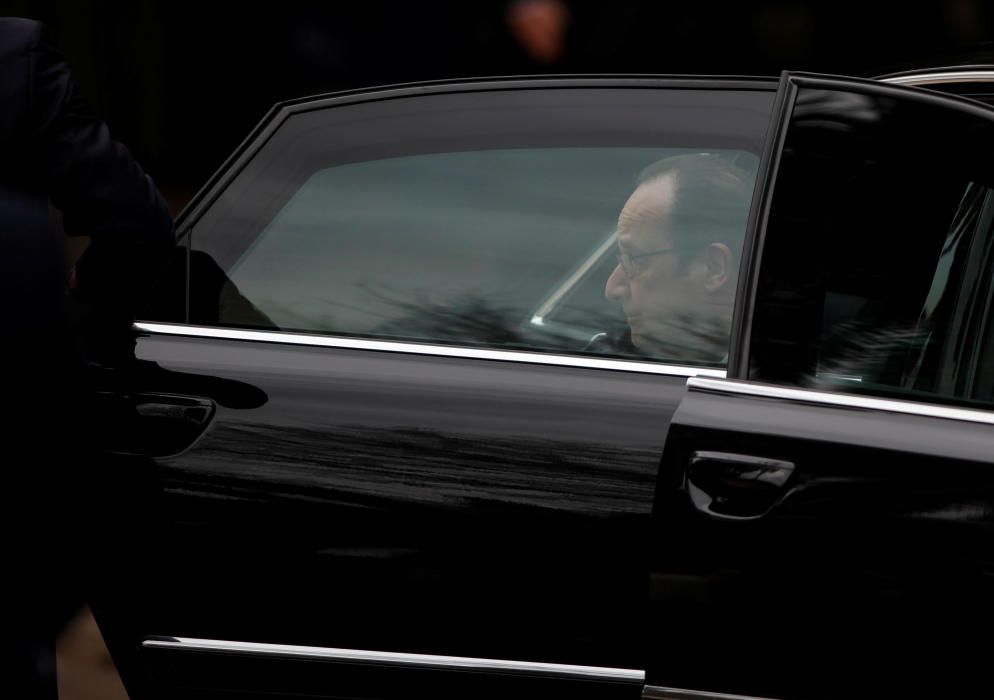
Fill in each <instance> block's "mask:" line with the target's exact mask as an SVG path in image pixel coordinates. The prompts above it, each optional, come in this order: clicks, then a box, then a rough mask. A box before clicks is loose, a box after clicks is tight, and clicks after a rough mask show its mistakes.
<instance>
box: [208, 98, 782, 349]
mask: <svg viewBox="0 0 994 700" xmlns="http://www.w3.org/2000/svg"><path fill="white" fill-rule="evenodd" d="M759 114H762V112H758V113H757V115H756V116H755V117H754V124H753V125H752V126H751V127H750V129H752V132H753V133H752V134H751V138H752V140H751V141H750V139H748V138H743V137H742V136H734V135H733V136H729V135H728V134H725V135H715V136H711V137H709V136H707V135H702V134H691V135H688V136H684V137H681V138H680V139H678V141H679V144H673V145H668V146H666V145H651V144H650V145H630V144H625V143H624V142H625V141H626V140H627V139H628V138H630V134H629V135H626V136H616V137H612V138H610V139H604V138H603V137H601V136H599V137H597V138H593V137H591V136H590V131H589V130H590V129H591V128H596V126H597V125H596V124H595V125H594V127H591V125H590V124H589V123H588V124H585V126H584V129H585V131H586V133H585V134H584V135H582V137H577V138H574V139H571V141H579V142H580V145H574V144H568V143H561V142H557V138H552V137H549V138H538V137H535V136H531V137H529V138H528V139H526V140H527V141H528V142H529V145H521V144H518V143H514V142H513V141H514V140H516V138H515V139H510V141H511V142H509V143H507V144H506V145H505V147H500V148H497V147H487V148H469V147H467V144H465V143H460V144H458V145H459V147H458V148H456V149H454V150H442V149H440V148H439V145H438V144H431V148H427V147H422V148H416V149H408V148H404V147H396V149H395V150H399V151H401V153H398V154H395V155H388V154H387V153H384V152H382V151H379V152H377V153H376V155H377V156H379V157H376V158H370V159H354V158H348V159H347V162H336V161H337V160H338V156H339V155H340V154H339V153H338V152H337V150H335V151H333V152H332V153H331V154H330V155H329V156H327V157H315V156H314V154H313V152H308V149H310V148H311V146H312V142H313V139H314V138H315V133H323V132H322V131H321V130H320V129H318V128H317V127H315V128H314V129H311V128H308V129H300V130H299V133H298V134H297V135H296V136H295V137H294V138H293V139H288V140H287V142H286V144H285V147H284V148H283V149H281V150H280V151H279V154H278V155H271V154H267V153H266V152H265V151H264V152H263V153H262V154H261V155H260V157H259V159H258V160H259V163H260V165H259V167H257V168H255V169H254V170H250V171H249V172H247V173H246V174H245V175H244V176H243V177H241V178H240V181H236V183H235V184H234V185H233V187H232V191H233V192H239V193H243V194H241V197H239V198H233V197H222V199H221V201H220V202H219V204H218V205H217V210H218V211H220V212H222V213H221V214H220V215H208V216H207V217H206V220H207V224H206V225H203V226H199V227H198V228H197V229H196V231H195V234H194V251H193V253H192V254H191V276H192V278H193V290H192V296H191V320H192V321H193V322H195V323H198V322H199V323H202V324H205V325H221V326H233V327H241V328H261V329H273V330H281V331H295V332H307V333H321V334H327V335H336V336H348V337H359V338H377V339H390V340H402V341H418V342H430V343H440V344H454V345H467V346H478V347H488V348H500V349H519V350H527V351H538V352H558V353H576V354H588V355H589V354H595V355H604V356H612V357H632V358H638V359H647V360H661V361H669V362H680V363H691V364H701V365H712V366H722V365H724V363H725V359H726V355H727V344H728V327H727V326H728V320H729V319H730V317H731V310H732V305H733V303H734V292H733V290H734V288H735V283H734V280H735V277H736V274H737V266H738V261H739V257H740V250H741V244H742V239H743V237H744V234H745V227H746V219H747V216H748V205H749V202H750V199H751V193H752V187H753V182H754V178H755V172H756V169H757V167H758V157H757V156H756V155H755V154H756V151H758V147H759V146H760V145H761V142H762V135H761V131H762V129H760V125H761V123H762V120H761V119H760V118H759V117H758V115H759ZM736 128H739V129H741V128H742V127H741V125H740V126H739V127H736ZM657 138H658V137H657ZM480 140H484V139H483V138H480ZM491 140H494V139H493V138H491ZM543 140H545V141H549V142H550V143H551V145H548V146H546V145H542V144H541V143H536V142H540V141H543ZM647 140H649V141H652V140H655V139H653V138H650V139H647ZM662 140H663V141H664V142H665V141H666V140H670V139H662ZM558 141H562V139H561V138H559V139H558ZM597 141H602V142H604V141H606V142H608V143H607V144H605V143H601V144H598V145H585V142H594V143H596V142H597ZM612 141H618V142H619V143H618V144H617V145H610V142H612ZM293 149H298V150H299V151H300V152H301V157H300V159H299V160H295V161H293V160H291V159H290V158H289V157H288V155H287V154H288V153H290V152H292V150H293ZM405 150H406V151H409V150H414V151H415V152H413V153H411V152H404V151H405ZM287 163H292V166H288V165H287ZM657 170H658V171H659V172H656V171H657ZM667 177H668V178H669V179H670V180H673V181H674V183H673V184H672V186H671V187H669V188H667V187H665V186H659V181H661V180H665V179H666V178H667ZM725 180H727V182H726V181H725ZM648 181H651V182H648ZM677 181H678V182H677ZM650 185H651V186H650ZM650 190H651V191H650ZM639 191H642V192H648V194H647V195H646V197H644V198H645V199H647V200H649V201H648V203H647V204H646V206H645V212H643V213H644V214H645V216H644V217H641V214H639V216H640V217H641V218H638V217H636V218H638V222H639V225H638V226H633V227H629V228H630V229H631V230H630V231H628V232H627V233H626V232H625V231H621V236H619V225H620V219H619V216H621V214H622V212H623V211H624V210H625V208H626V206H627V205H628V202H629V200H630V199H631V198H632V197H633V196H634V193H636V192H639ZM242 197H244V199H242ZM673 198H676V199H678V200H679V203H678V205H676V204H673V203H672V202H671V201H670V200H672V199H673ZM266 199H269V200H272V202H273V204H272V205H271V206H267V207H257V208H256V209H255V210H254V211H252V209H251V207H249V206H247V205H246V206H245V207H244V209H243V207H242V206H241V205H240V203H241V202H245V201H249V202H255V203H258V202H259V201H262V200H266ZM725 200H727V202H726V201H725ZM250 211H252V216H251V218H250V217H249V213H248V212H250ZM716 212H717V213H719V214H716ZM629 218H631V217H629ZM219 221H220V224H219V223H218V222H219ZM234 221H239V222H241V223H240V224H239V228H238V229H237V230H240V231H241V232H242V235H241V236H233V235H232V234H231V231H232V230H233V228H234V225H233V222H234ZM643 224H644V225H643ZM717 229H721V232H720V235H719V233H716V232H715V231H716V230H717ZM249 231H254V233H251V234H250V233H249ZM712 234H713V236H712ZM722 236H723V237H722ZM712 243H715V244H716V245H718V246H721V247H723V249H724V250H727V255H726V256H725V258H724V259H723V261H722V264H723V265H724V268H723V274H724V277H723V280H722V282H721V285H720V286H721V294H713V293H709V292H708V289H707V284H708V282H707V280H706V279H705V274H703V273H702V272H701V265H702V264H706V261H705V259H706V256H707V249H708V246H709V245H711V244H712ZM666 248H673V249H674V250H673V252H672V253H671V252H667V251H664V250H663V249H666ZM619 253H623V255H622V258H624V259H625V260H632V261H633V262H631V263H630V264H629V266H628V269H627V270H626V266H625V265H624V264H619ZM719 257H720V256H719ZM633 271H637V274H631V273H632V272H633ZM629 278H631V279H629ZM205 300H206V301H205Z"/></svg>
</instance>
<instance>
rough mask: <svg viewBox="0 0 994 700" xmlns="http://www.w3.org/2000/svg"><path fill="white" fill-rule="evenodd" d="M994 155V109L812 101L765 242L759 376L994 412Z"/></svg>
mask: <svg viewBox="0 0 994 700" xmlns="http://www.w3.org/2000/svg"><path fill="white" fill-rule="evenodd" d="M925 124H927V125H928V129H927V130H924V129H922V128H921V127H922V125H925ZM992 143H994V138H992V129H991V120H990V117H989V116H988V115H987V114H985V110H984V108H980V107H977V108H968V107H965V106H964V107H962V108H960V109H949V108H945V109H944V108H942V107H941V106H939V105H937V104H935V103H932V102H927V101H924V100H920V99H915V98H913V97H908V98H903V99H902V98H900V97H897V96H895V95H894V94H893V93H886V94H883V95H874V94H872V93H870V94H862V93H855V92H848V93H847V92H834V91H827V90H818V89H813V88H807V89H802V90H801V91H800V92H799V94H798V99H797V103H796V107H795V109H794V113H793V116H792V119H791V122H790V125H789V128H788V131H787V134H786V140H785V143H784V155H783V158H782V161H781V164H780V175H779V179H778V183H777V186H776V190H775V191H774V194H773V200H772V209H771V215H770V223H769V226H768V228H767V232H766V243H765V251H764V259H763V262H762V266H761V270H760V281H759V290H758V294H757V306H756V319H755V325H754V329H753V345H752V349H753V351H752V353H751V359H750V376H751V377H752V378H756V379H763V380H766V381H773V382H777V383H789V384H794V385H799V386H805V387H810V388H818V389H828V390H832V391H846V392H854V393H869V394H877V395H883V396H889V397H894V398H903V399H913V400H922V401H929V402H934V401H938V402H951V403H960V404H965V405H972V406H984V405H985V404H990V402H991V401H992V386H991V377H990V374H989V369H988V368H989V366H990V357H989V353H990V343H989V340H988V339H989V336H990V329H989V319H990V315H991V294H992V286H991V274H992V244H994V167H992V164H991V163H990V162H989V159H988V157H987V154H989V153H990V150H989V149H990V146H991V145H992Z"/></svg>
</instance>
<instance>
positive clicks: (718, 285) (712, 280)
mask: <svg viewBox="0 0 994 700" xmlns="http://www.w3.org/2000/svg"><path fill="white" fill-rule="evenodd" d="M704 262H705V263H706V264H707V276H706V277H705V278H704V288H705V289H706V290H707V291H709V292H711V293H712V294H713V293H715V292H717V291H720V290H721V289H723V288H724V287H725V286H727V285H728V283H729V281H730V280H731V279H732V277H733V274H734V270H733V269H732V250H731V249H730V248H729V247H728V246H727V245H725V244H724V243H712V244H711V245H709V246H708V247H707V248H705V249H704Z"/></svg>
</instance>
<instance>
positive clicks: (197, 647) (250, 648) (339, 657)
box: [142, 637, 645, 684]
mask: <svg viewBox="0 0 994 700" xmlns="http://www.w3.org/2000/svg"><path fill="white" fill-rule="evenodd" d="M142 648H144V649H170V650H173V651H205V652H218V653H223V654H231V653H236V654H251V655H254V656H268V657H275V658H295V659H325V660H328V661H339V662H341V661H352V662H358V663H373V664H387V665H391V666H415V667H421V668H441V669H452V670H462V671H497V672H503V673H508V672H518V673H528V674H535V675H541V676H555V677H559V678H593V679H598V680H605V681H615V682H618V681H622V682H630V683H633V684H634V683H644V682H645V671H640V670H637V669H629V668H608V667H602V666H574V665H571V664H551V663H539V662H534V661H506V660H503V659H478V658H473V657H467V656H436V655H433V654H408V653H400V652H387V651H368V650H363V649H334V648H330V647H313V646H297V645H291V644H262V643H258V642H231V641H224V640H220V639H194V638H191V637H158V638H148V639H145V640H144V641H142Z"/></svg>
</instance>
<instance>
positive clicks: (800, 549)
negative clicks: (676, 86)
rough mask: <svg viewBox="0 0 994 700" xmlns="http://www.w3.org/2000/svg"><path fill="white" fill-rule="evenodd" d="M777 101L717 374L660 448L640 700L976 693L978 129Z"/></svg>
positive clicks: (806, 83) (979, 681)
mask: <svg viewBox="0 0 994 700" xmlns="http://www.w3.org/2000/svg"><path fill="white" fill-rule="evenodd" d="M780 99H781V105H780V107H779V117H778V120H779V127H778V130H777V133H776V135H775V136H773V137H771V141H770V143H769V144H768V146H769V148H770V157H769V159H768V160H767V161H766V163H765V166H764V167H765V172H764V174H763V175H761V180H762V182H763V183H764V188H763V190H762V191H761V192H760V193H759V194H758V197H759V199H758V200H757V202H758V206H756V207H754V217H755V218H754V226H753V229H752V231H751V239H750V241H749V242H748V243H747V249H748V250H747V253H746V261H745V263H744V264H745V265H746V266H747V274H744V275H743V281H742V287H741V289H740V292H741V294H742V295H743V298H745V299H748V300H749V301H748V303H747V302H742V303H740V305H739V308H738V317H737V325H736V330H735V333H734V335H733V339H732V351H731V352H732V355H731V361H730V367H729V375H728V377H727V378H726V379H713V378H692V379H690V380H689V381H688V392H687V395H686V397H685V398H684V399H683V400H682V402H681V404H680V407H679V409H678V410H677V413H676V414H675V416H674V419H673V422H672V424H671V428H670V432H669V435H668V437H667V443H666V448H665V454H664V459H663V464H662V468H661V473H660V479H659V483H658V487H657V493H656V500H655V506H654V534H653V542H652V545H651V548H652V566H651V569H652V573H651V586H650V588H651V592H650V597H651V607H652V613H651V616H650V627H651V632H650V635H649V637H650V638H649V640H648V648H649V650H650V653H649V660H648V670H647V681H646V682H647V687H646V690H645V696H646V697H655V698H683V697H689V696H688V695H687V693H686V692H685V691H687V690H688V689H689V690H693V691H695V692H696V694H695V695H694V697H702V696H703V697H722V695H720V694H722V693H724V694H733V695H737V696H749V697H776V698H780V697H783V698H835V697H975V696H977V697H979V696H986V695H989V694H990V693H991V691H992V685H994V680H992V678H991V676H990V670H989V669H990V666H989V655H990V649H991V645H990V640H989V636H990V634H989V632H990V629H991V625H992V622H994V606H992V600H994V411H992V409H994V374H992V371H994V347H992V340H994V319H992V310H994V307H992V292H994V284H992V279H994V159H992V155H994V113H992V111H991V110H990V109H989V108H987V107H985V106H983V105H980V104H978V103H973V102H970V101H967V100H962V99H958V98H954V97H946V96H940V95H938V94H936V93H930V92H928V91H924V90H921V91H918V90H908V89H903V88H895V87H890V86H885V85H881V84H879V83H872V82H866V81H849V80H841V79H834V78H825V77H818V76H810V75H800V74H798V75H787V76H785V78H784V79H783V82H782V85H781V93H780Z"/></svg>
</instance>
